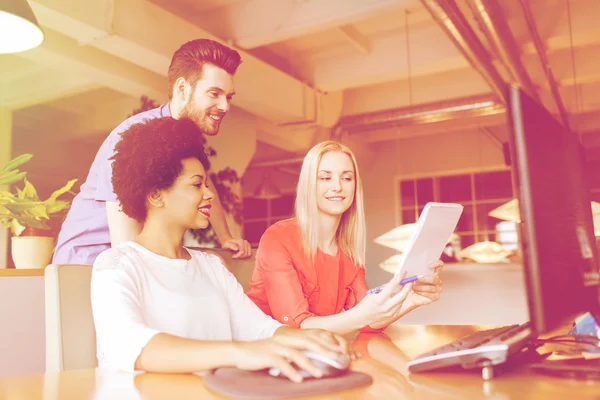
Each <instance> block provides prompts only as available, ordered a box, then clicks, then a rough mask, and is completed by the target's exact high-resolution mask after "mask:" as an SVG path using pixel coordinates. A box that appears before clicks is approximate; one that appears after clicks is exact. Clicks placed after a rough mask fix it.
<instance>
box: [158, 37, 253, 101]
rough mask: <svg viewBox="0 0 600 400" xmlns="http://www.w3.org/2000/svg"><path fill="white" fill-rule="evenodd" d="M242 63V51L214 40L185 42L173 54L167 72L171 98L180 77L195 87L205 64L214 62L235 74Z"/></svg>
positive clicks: (213, 63) (215, 64)
mask: <svg viewBox="0 0 600 400" xmlns="http://www.w3.org/2000/svg"><path fill="white" fill-rule="evenodd" d="M241 63H242V57H241V56H240V53H238V52H237V51H235V50H233V49H231V48H229V47H227V46H224V45H222V44H221V43H219V42H215V41H214V40H210V39H196V40H191V41H189V42H187V43H184V44H183V45H182V46H181V47H180V48H179V49H177V51H175V53H174V54H173V57H172V58H171V65H169V70H168V72H167V80H168V81H169V99H170V98H172V97H173V85H174V84H175V81H176V80H177V79H179V78H180V77H183V78H185V80H186V81H188V82H189V84H190V85H191V86H192V87H195V86H196V82H198V79H200V78H201V77H202V68H203V67H204V64H212V65H214V66H217V67H219V68H222V69H224V70H225V71H227V72H228V73H229V74H230V75H233V74H235V71H237V69H238V67H239V66H240V64H241Z"/></svg>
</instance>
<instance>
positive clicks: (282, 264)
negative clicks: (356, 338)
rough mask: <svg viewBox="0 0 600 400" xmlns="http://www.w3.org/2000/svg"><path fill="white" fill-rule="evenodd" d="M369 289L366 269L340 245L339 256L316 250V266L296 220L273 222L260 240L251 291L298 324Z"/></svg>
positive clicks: (345, 306)
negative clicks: (305, 248)
mask: <svg viewBox="0 0 600 400" xmlns="http://www.w3.org/2000/svg"><path fill="white" fill-rule="evenodd" d="M367 289H368V287H367V282H366V281H365V269H364V268H362V267H360V266H358V265H356V264H354V263H353V262H352V259H351V258H350V257H348V256H347V255H346V254H344V253H343V252H342V251H341V249H339V250H338V254H337V255H335V256H332V255H329V254H325V253H323V252H322V251H321V250H317V254H316V255H315V262H314V267H313V266H311V263H309V261H308V259H307V257H306V256H305V255H304V249H303V246H302V237H301V234H300V228H299V227H298V224H297V223H296V220H295V219H287V220H284V221H279V222H277V223H275V224H273V225H272V226H271V227H269V228H268V229H267V231H266V232H265V233H264V235H263V236H262V238H261V239H260V244H259V246H258V251H257V253H256V266H255V268H254V272H253V274H252V280H251V282H250V287H249V288H248V291H247V292H246V294H247V295H248V297H250V298H251V299H252V301H254V303H256V305H258V307H259V308H260V309H261V310H262V311H263V312H264V313H265V314H268V315H271V316H272V317H273V318H275V319H276V320H278V321H279V322H281V323H283V324H286V325H289V326H291V327H295V328H299V327H300V325H301V324H302V321H304V320H305V319H306V318H309V317H312V316H327V315H334V314H337V313H340V312H341V311H342V310H349V309H351V308H352V307H354V306H355V305H356V304H357V303H358V302H360V301H361V300H362V298H363V297H365V295H366V292H367ZM381 330H382V329H371V328H369V327H366V328H363V329H361V331H363V332H365V331H367V332H380V331H381Z"/></svg>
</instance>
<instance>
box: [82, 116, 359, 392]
mask: <svg viewBox="0 0 600 400" xmlns="http://www.w3.org/2000/svg"><path fill="white" fill-rule="evenodd" d="M112 160H113V164H112V183H113V186H114V190H115V193H116V195H117V197H118V199H119V202H120V204H121V208H122V212H124V213H125V214H126V215H127V216H128V217H130V218H134V219H136V220H137V221H139V222H140V223H141V224H142V225H143V228H142V231H141V233H140V234H139V235H138V236H137V238H136V239H135V240H133V241H129V242H125V243H123V244H121V245H118V246H117V247H114V248H112V249H109V250H106V251H104V252H103V253H101V254H100V255H99V256H98V258H97V259H96V262H95V263H94V267H93V272H92V282H91V301H92V310H93V316H94V323H95V327H96V338H97V356H98V364H99V366H100V367H113V368H118V369H123V370H129V371H133V370H144V371H153V372H194V371H202V370H208V369H212V368H216V367H222V366H235V367H238V368H242V369H248V370H256V369H262V368H267V367H277V368H279V369H280V370H281V371H282V372H283V373H284V374H285V375H286V376H288V377H289V378H290V379H292V380H294V381H300V380H302V378H301V376H300V374H299V371H297V370H296V369H295V368H293V367H292V366H291V364H290V363H292V362H294V363H296V365H298V366H299V367H301V368H303V369H305V370H307V371H308V372H310V373H311V374H313V375H314V376H320V373H319V370H318V369H317V368H315V366H314V365H313V364H312V363H311V362H310V361H309V360H308V359H307V358H306V357H305V356H304V355H303V353H302V352H301V350H311V351H315V352H320V353H322V354H324V355H326V356H329V357H335V356H337V355H339V354H343V353H348V346H347V344H346V342H345V341H344V339H343V338H341V337H339V336H337V335H335V334H332V333H329V332H326V331H323V330H310V331H303V330H298V329H293V328H289V327H286V326H284V325H282V324H280V323H279V322H277V321H275V320H273V319H272V318H271V317H269V316H267V315H265V314H264V313H263V312H262V311H261V310H260V309H259V308H258V307H256V305H254V303H252V301H251V300H250V299H248V297H246V295H245V294H244V292H243V289H242V287H241V285H240V284H239V283H238V282H237V281H236V279H235V278H234V276H233V275H232V274H231V273H230V272H229V271H228V270H227V269H226V268H225V266H224V265H223V264H222V263H221V261H220V259H219V258H218V257H216V256H213V255H208V254H206V253H203V252H201V251H196V250H191V249H188V248H186V247H184V246H183V236H184V233H185V231H186V230H188V229H201V228H206V227H207V226H208V223H209V217H210V211H211V201H212V199H213V192H212V191H211V188H209V187H208V186H207V173H206V166H207V159H206V155H205V153H204V148H203V146H202V144H201V132H200V131H199V128H198V127H197V126H196V124H194V123H193V122H192V121H190V120H187V119H182V120H175V119H172V118H170V117H167V118H161V119H154V120H149V121H147V122H145V123H141V124H136V125H133V126H131V127H130V128H129V129H128V130H126V131H125V132H124V133H123V136H122V139H121V140H120V141H119V143H118V144H117V145H116V148H115V154H114V156H113V157H112Z"/></svg>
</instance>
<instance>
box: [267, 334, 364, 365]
mask: <svg viewBox="0 0 600 400" xmlns="http://www.w3.org/2000/svg"><path fill="white" fill-rule="evenodd" d="M273 339H275V340H278V341H280V342H281V343H282V344H285V345H286V346H292V347H294V348H297V349H300V350H310V351H313V352H315V353H321V354H323V355H324V356H326V357H329V358H335V357H337V356H338V355H339V354H348V355H349V356H350V358H351V359H352V360H355V359H357V358H358V357H360V354H359V353H357V352H356V351H355V350H354V348H353V347H352V346H351V345H350V344H349V343H348V342H347V341H346V339H344V337H343V336H342V335H339V334H337V333H333V332H330V331H327V330H325V329H294V328H289V327H287V326H282V327H280V328H279V329H277V331H276V332H275V335H274V336H273Z"/></svg>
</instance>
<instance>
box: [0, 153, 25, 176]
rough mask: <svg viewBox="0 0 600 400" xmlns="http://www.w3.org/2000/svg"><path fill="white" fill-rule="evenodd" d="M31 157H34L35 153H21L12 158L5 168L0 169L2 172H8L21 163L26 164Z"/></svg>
mask: <svg viewBox="0 0 600 400" xmlns="http://www.w3.org/2000/svg"><path fill="white" fill-rule="evenodd" d="M31 157H33V154H21V155H20V156H18V157H15V158H13V159H12V160H10V161H9V162H8V163H7V164H6V165H5V166H4V168H2V170H0V172H7V171H10V170H12V169H15V168H16V167H18V166H19V165H22V164H25V163H26V162H27V161H29V160H31Z"/></svg>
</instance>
